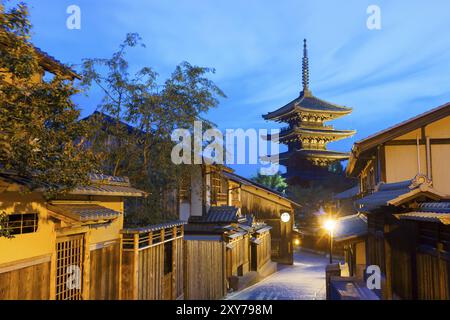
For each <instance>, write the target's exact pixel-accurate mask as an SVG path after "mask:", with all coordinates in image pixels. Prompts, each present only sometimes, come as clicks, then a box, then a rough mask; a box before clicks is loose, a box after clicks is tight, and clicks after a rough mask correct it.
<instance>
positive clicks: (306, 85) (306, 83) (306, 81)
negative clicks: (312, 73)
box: [300, 39, 311, 96]
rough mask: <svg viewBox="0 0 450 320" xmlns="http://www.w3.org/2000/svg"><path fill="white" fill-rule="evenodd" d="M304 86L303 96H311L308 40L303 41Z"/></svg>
mask: <svg viewBox="0 0 450 320" xmlns="http://www.w3.org/2000/svg"><path fill="white" fill-rule="evenodd" d="M302 84H303V91H302V92H301V93H300V94H301V95H303V96H306V95H310V94H311V91H309V61H308V48H307V46H306V39H303V59H302Z"/></svg>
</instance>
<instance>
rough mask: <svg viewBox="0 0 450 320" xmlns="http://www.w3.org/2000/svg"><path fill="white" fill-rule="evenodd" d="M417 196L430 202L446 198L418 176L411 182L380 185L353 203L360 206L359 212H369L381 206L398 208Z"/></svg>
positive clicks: (428, 181)
mask: <svg viewBox="0 0 450 320" xmlns="http://www.w3.org/2000/svg"><path fill="white" fill-rule="evenodd" d="M418 196H426V197H427V198H428V199H430V200H432V201H437V200H441V199H444V198H445V197H446V196H445V195H444V194H442V193H440V192H438V191H436V190H434V189H433V188H432V187H431V181H430V180H428V179H427V178H426V177H425V176H424V175H421V174H419V175H417V176H416V177H415V178H414V179H412V180H406V181H401V182H396V183H381V184H380V185H378V187H377V190H376V191H375V192H373V193H372V194H369V195H367V196H365V197H363V198H361V199H359V200H357V201H355V204H357V205H360V209H359V210H360V211H362V212H370V211H372V210H374V209H377V208H380V207H383V206H389V205H393V206H399V205H401V204H403V203H406V202H408V201H411V200H412V199H414V198H417V197H418Z"/></svg>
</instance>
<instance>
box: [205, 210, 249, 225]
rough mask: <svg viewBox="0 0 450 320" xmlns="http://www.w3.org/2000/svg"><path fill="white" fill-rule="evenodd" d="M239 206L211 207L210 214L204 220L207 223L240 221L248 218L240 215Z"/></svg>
mask: <svg viewBox="0 0 450 320" xmlns="http://www.w3.org/2000/svg"><path fill="white" fill-rule="evenodd" d="M240 214H241V212H240V210H239V208H237V207H233V206H215V207H211V208H210V209H209V211H208V214H207V215H206V216H205V217H204V219H203V220H202V221H203V222H206V223H232V222H235V223H238V222H243V221H245V220H246V218H245V217H243V216H241V215H240Z"/></svg>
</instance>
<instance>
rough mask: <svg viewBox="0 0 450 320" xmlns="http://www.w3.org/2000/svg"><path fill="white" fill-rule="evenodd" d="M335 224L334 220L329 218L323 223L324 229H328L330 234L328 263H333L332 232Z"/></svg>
mask: <svg viewBox="0 0 450 320" xmlns="http://www.w3.org/2000/svg"><path fill="white" fill-rule="evenodd" d="M336 224H337V222H336V220H334V219H331V218H329V219H327V220H325V223H324V224H323V227H324V229H325V230H327V231H328V234H329V236H330V264H332V263H333V232H334V230H335V229H336Z"/></svg>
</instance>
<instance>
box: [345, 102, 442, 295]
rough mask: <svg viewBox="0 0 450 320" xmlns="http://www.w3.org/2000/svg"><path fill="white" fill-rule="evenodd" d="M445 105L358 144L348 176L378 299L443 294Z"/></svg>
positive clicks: (353, 150) (353, 152)
mask: <svg viewBox="0 0 450 320" xmlns="http://www.w3.org/2000/svg"><path fill="white" fill-rule="evenodd" d="M449 156H450V104H445V105H443V106H440V107H438V108H435V109H432V110H430V111H428V112H425V113H423V114H421V115H419V116H417V117H415V118H412V119H410V120H407V121H405V122H402V123H400V124H398V125H396V126H394V127H391V128H389V129H386V130H383V131H381V132H380V133H378V134H375V135H372V136H370V137H368V138H366V139H364V140H361V141H359V142H357V143H356V144H355V145H354V147H353V149H352V156H351V158H350V161H349V165H348V167H347V174H349V175H350V176H354V177H358V178H359V183H360V194H359V196H358V197H359V198H360V199H358V200H356V201H355V204H356V205H357V207H358V210H359V211H360V212H362V213H364V214H365V215H367V224H368V234H367V240H366V260H367V261H366V264H367V265H378V266H379V267H380V269H381V271H382V279H383V288H382V290H381V292H380V293H379V295H380V297H381V298H383V299H397V298H399V299H449V270H450V269H449V261H450V259H449V252H450V251H449V250H450V247H449V245H448V244H449V243H450V242H449V241H450V238H449V230H450V229H448V224H449V220H448V218H449V217H450V205H449V204H448V203H449V202H448V201H449V199H450V170H449V167H448V158H449Z"/></svg>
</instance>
